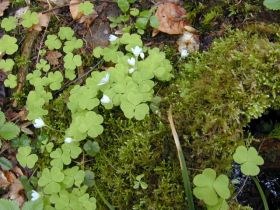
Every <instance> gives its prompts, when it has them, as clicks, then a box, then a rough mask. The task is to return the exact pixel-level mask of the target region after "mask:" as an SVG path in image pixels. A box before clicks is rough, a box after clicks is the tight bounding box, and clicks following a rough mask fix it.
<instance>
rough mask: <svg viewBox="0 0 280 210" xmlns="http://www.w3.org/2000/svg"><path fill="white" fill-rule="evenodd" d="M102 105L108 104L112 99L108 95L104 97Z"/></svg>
mask: <svg viewBox="0 0 280 210" xmlns="http://www.w3.org/2000/svg"><path fill="white" fill-rule="evenodd" d="M100 101H101V103H102V104H108V103H110V102H111V99H110V98H109V96H107V95H103V96H102V98H101V99H100Z"/></svg>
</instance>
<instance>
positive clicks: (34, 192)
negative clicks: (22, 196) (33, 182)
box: [31, 190, 40, 201]
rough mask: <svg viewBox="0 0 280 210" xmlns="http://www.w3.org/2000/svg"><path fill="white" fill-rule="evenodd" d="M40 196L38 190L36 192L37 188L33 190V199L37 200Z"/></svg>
mask: <svg viewBox="0 0 280 210" xmlns="http://www.w3.org/2000/svg"><path fill="white" fill-rule="evenodd" d="M38 198H40V194H39V193H38V192H36V191H35V190H32V193H31V200H32V201H36V200H37V199H38Z"/></svg>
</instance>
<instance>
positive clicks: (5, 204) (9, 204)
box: [0, 199, 19, 210]
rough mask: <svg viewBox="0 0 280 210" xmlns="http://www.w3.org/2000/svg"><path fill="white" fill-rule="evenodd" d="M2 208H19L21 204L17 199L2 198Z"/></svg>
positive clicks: (6, 209) (0, 202) (7, 209)
mask: <svg viewBox="0 0 280 210" xmlns="http://www.w3.org/2000/svg"><path fill="white" fill-rule="evenodd" d="M0 209H3V210H19V206H18V204H17V203H16V202H15V201H12V200H6V199H0Z"/></svg>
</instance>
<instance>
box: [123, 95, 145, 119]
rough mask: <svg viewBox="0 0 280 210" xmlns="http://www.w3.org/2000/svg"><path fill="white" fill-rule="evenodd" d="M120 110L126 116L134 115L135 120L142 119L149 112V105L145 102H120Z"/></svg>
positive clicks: (131, 116)
mask: <svg viewBox="0 0 280 210" xmlns="http://www.w3.org/2000/svg"><path fill="white" fill-rule="evenodd" d="M121 110H122V111H123V113H124V115H125V116H126V117H127V118H129V119H130V118H133V117H135V119H136V120H143V119H144V118H145V116H146V115H147V114H149V106H148V105H147V104H145V103H141V104H137V105H135V104H133V103H131V102H129V101H126V100H124V101H122V102H121Z"/></svg>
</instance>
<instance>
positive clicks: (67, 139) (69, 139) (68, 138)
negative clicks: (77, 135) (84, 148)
mask: <svg viewBox="0 0 280 210" xmlns="http://www.w3.org/2000/svg"><path fill="white" fill-rule="evenodd" d="M72 141H73V139H72V138H70V137H66V138H65V139H64V142H65V143H66V144H70V143H71V142H72Z"/></svg>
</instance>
